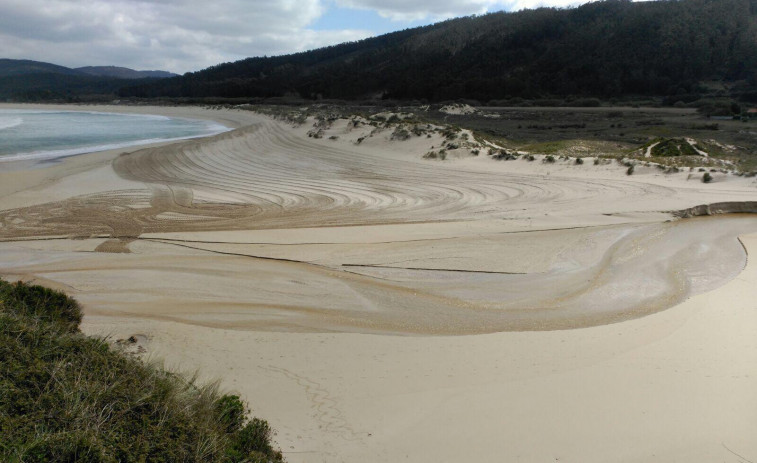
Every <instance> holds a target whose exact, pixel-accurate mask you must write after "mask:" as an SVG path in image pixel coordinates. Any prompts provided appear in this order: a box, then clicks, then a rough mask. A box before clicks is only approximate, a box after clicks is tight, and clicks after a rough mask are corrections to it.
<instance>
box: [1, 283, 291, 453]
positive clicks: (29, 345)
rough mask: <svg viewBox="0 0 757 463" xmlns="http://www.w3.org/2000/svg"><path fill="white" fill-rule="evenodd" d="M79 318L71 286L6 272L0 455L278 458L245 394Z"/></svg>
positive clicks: (2, 294)
mask: <svg viewBox="0 0 757 463" xmlns="http://www.w3.org/2000/svg"><path fill="white" fill-rule="evenodd" d="M81 318H82V313H81V309H80V308H79V305H78V303H77V302H76V301H74V300H73V299H71V298H69V297H67V296H66V295H65V294H62V293H59V292H57V291H52V290H49V289H47V288H43V287H41V286H32V285H26V284H24V283H20V282H19V283H16V284H9V283H6V282H5V281H2V280H0V461H4V462H51V461H56V462H64V461H70V462H74V461H76V462H85V461H86V462H137V461H192V462H209V463H210V462H214V463H215V462H223V463H236V462H240V463H241V462H262V461H266V462H271V463H274V462H281V461H282V457H281V453H280V452H278V451H276V450H274V449H273V447H272V446H271V442H270V438H271V429H270V427H269V426H268V423H267V422H265V421H263V420H260V419H257V418H252V419H250V420H248V419H247V417H246V410H245V406H244V404H243V403H242V401H241V400H240V399H239V397H237V396H233V395H223V396H222V395H220V394H219V393H218V391H217V389H216V387H215V386H213V385H211V386H204V387H203V386H197V385H196V384H195V383H194V382H193V381H190V380H187V379H185V378H183V377H181V376H179V375H176V374H173V373H170V372H167V371H165V370H162V369H160V368H158V367H156V366H154V365H148V364H146V363H143V362H142V361H140V360H139V359H137V358H134V357H132V356H131V355H130V354H128V353H126V352H119V351H116V350H114V349H113V348H112V347H111V346H110V345H109V344H108V343H107V342H106V341H105V340H102V339H96V338H90V337H86V336H84V335H83V334H82V333H81V332H80V331H79V322H80V321H81ZM127 342H128V341H127Z"/></svg>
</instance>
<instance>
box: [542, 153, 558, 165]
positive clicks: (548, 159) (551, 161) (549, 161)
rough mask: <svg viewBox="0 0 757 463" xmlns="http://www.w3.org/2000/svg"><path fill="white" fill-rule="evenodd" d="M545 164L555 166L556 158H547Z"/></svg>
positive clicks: (550, 156)
mask: <svg viewBox="0 0 757 463" xmlns="http://www.w3.org/2000/svg"><path fill="white" fill-rule="evenodd" d="M544 162H546V163H548V164H554V163H555V157H554V156H552V155H551V154H550V155H549V156H547V157H545V158H544Z"/></svg>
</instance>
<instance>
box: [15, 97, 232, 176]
mask: <svg viewBox="0 0 757 463" xmlns="http://www.w3.org/2000/svg"><path fill="white" fill-rule="evenodd" d="M226 130H228V128H226V127H224V126H222V125H219V124H216V123H214V122H210V121H202V120H193V119H183V118H173V117H165V116H155V115H144V114H115V113H105V112H85V111H40V110H25V109H0V168H2V162H3V161H16V160H36V159H39V160H45V159H57V158H61V157H66V156H73V155H76V154H82V153H90V152H94V151H104V150H109V149H116V148H123V147H127V146H134V145H144V144H148V143H155V142H160V141H169V140H178V139H183V138H194V137H203V136H208V135H213V134H217V133H220V132H223V131H226Z"/></svg>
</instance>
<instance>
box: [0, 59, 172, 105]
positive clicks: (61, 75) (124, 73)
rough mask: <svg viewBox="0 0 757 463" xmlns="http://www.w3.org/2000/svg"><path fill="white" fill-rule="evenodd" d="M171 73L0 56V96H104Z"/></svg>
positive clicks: (38, 98) (32, 98) (28, 98)
mask: <svg viewBox="0 0 757 463" xmlns="http://www.w3.org/2000/svg"><path fill="white" fill-rule="evenodd" d="M170 76H175V74H172V73H169V72H165V71H135V70H133V69H128V68H121V67H115V66H104V67H85V68H78V69H72V68H68V67H65V66H59V65H57V64H51V63H44V62H40V61H31V60H15V59H0V99H3V100H21V101H45V100H77V99H80V98H85V99H105V100H109V99H112V98H114V97H115V96H116V91H117V90H118V89H120V88H122V87H124V86H127V85H130V84H133V82H134V80H135V79H146V80H143V82H150V81H152V80H156V79H159V78H166V77H170Z"/></svg>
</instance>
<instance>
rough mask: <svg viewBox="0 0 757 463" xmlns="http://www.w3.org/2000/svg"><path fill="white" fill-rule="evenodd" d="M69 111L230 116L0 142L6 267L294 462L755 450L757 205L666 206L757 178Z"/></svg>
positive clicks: (712, 456) (743, 197)
mask: <svg viewBox="0 0 757 463" xmlns="http://www.w3.org/2000/svg"><path fill="white" fill-rule="evenodd" d="M67 108H69V107H67ZM86 109H87V110H93V109H95V110H107V111H132V112H141V113H148V114H165V115H175V116H180V117H194V118H207V119H212V120H216V121H219V122H221V123H224V124H227V125H229V126H230V127H235V128H237V130H235V131H232V132H228V133H224V134H221V135H218V136H215V137H210V138H208V139H202V140H190V141H184V142H176V143H169V144H162V145H156V146H151V147H146V148H145V147H140V148H139V149H136V148H132V149H121V150H115V151H111V152H104V153H93V154H89V155H83V156H77V157H73V158H69V159H65V160H62V161H61V162H58V163H53V164H50V163H48V164H45V165H29V164H26V165H17V164H14V165H6V164H7V163H6V164H0V193H1V195H0V198H1V199H0V276H3V277H6V278H9V279H19V278H21V279H25V280H29V281H37V282H40V283H44V284H48V285H51V286H54V287H57V288H61V289H63V290H66V291H67V292H69V293H71V294H72V295H74V296H75V297H77V299H79V300H80V301H81V302H82V303H83V305H84V308H85V321H84V324H83V329H84V330H85V332H87V333H92V334H106V335H110V336H112V337H113V338H114V339H115V338H126V337H129V336H131V335H134V334H138V335H140V336H139V337H138V338H139V339H140V343H142V344H144V346H143V347H144V348H145V349H146V350H147V352H148V354H147V355H148V356H149V357H151V358H156V359H164V360H165V361H166V362H167V363H168V364H169V365H170V366H172V367H176V368H179V369H181V370H185V371H186V370H189V371H193V370H195V369H197V370H199V371H200V372H201V375H202V376H203V377H204V378H218V379H221V380H222V384H223V387H226V388H228V389H230V390H233V391H237V392H239V393H241V394H242V395H243V396H244V397H245V398H247V399H248V400H249V401H250V402H251V405H252V407H253V409H254V411H255V413H256V414H258V415H260V416H263V417H265V418H266V419H268V420H269V421H270V422H271V424H272V425H273V427H274V428H276V429H277V430H278V435H277V441H278V443H279V444H280V445H281V447H282V449H283V450H284V452H285V455H286V456H287V459H288V460H289V461H292V462H299V461H303V462H304V461H307V462H311V461H329V462H333V461H345V462H353V461H361V462H370V461H376V462H379V461H397V460H405V461H418V462H424V461H454V460H465V461H557V460H560V461H582V462H583V461H666V462H667V461H713V460H718V461H748V460H752V461H754V460H755V458H757V444H756V443H755V441H754V439H753V436H754V435H755V434H756V433H757V394H755V393H754V391H755V390H757V379H755V378H757V337H755V336H753V331H754V327H755V322H757V319H755V317H757V314H756V312H755V309H757V305H755V303H754V302H753V301H755V300H757V297H755V296H757V294H755V291H757V290H755V289H754V288H755V284H754V283H755V282H757V269H756V268H755V267H754V265H752V263H751V262H750V263H749V264H747V259H746V253H745V250H748V251H752V252H754V251H755V250H757V234H756V233H757V219H754V218H753V216H749V215H729V216H720V217H706V218H696V219H685V220H676V219H675V218H674V217H673V215H671V213H670V212H671V211H675V210H680V209H685V208H689V207H693V206H696V205H699V204H707V203H715V202H723V201H755V200H757V184H756V183H755V181H754V179H753V178H744V177H736V176H732V175H727V174H718V175H716V178H715V182H714V183H712V184H703V183H702V182H701V181H700V180H699V177H698V176H697V174H696V173H692V172H681V173H677V174H667V175H666V174H663V173H661V172H660V171H658V170H657V169H653V168H638V169H637V174H636V175H633V176H630V177H629V176H627V175H625V170H626V169H625V168H624V167H623V166H620V165H616V164H611V165H598V166H594V165H591V163H585V164H584V165H575V164H574V163H572V162H569V161H560V162H557V163H555V164H545V163H542V162H527V161H511V162H497V161H493V160H491V159H489V158H487V157H486V156H478V157H473V156H460V157H458V158H455V159H449V160H447V161H438V160H436V161H435V160H425V159H423V154H424V153H425V152H427V151H428V150H429V149H431V146H437V147H438V146H440V141H441V140H440V139H439V138H438V137H436V138H435V137H431V138H425V137H417V138H411V139H410V140H407V141H399V140H392V136H391V131H387V132H385V133H382V132H380V131H379V132H378V133H375V134H374V136H371V137H370V138H367V139H365V140H364V141H362V142H360V143H359V144H358V142H357V138H359V137H361V136H365V135H364V133H363V132H361V131H360V130H359V129H351V128H350V127H349V126H348V125H347V124H346V122H345V123H341V122H339V121H338V122H337V123H335V124H334V125H333V126H331V127H327V130H326V132H325V135H327V136H324V137H323V138H320V139H314V138H312V137H308V131H309V129H310V127H311V126H310V125H309V124H306V125H304V126H296V127H295V126H291V125H289V124H287V123H284V122H278V121H274V120H272V119H270V118H268V117H265V116H261V115H257V114H255V113H252V112H249V111H240V110H212V109H202V108H152V107H139V108H132V107H127V108H124V107H120V106H114V107H96V108H93V107H86ZM330 134H331V135H332V136H334V137H337V134H338V138H334V139H330V138H329V135H330ZM739 237H741V241H739V240H738V238H739ZM745 265H746V268H745ZM739 455H740V456H739Z"/></svg>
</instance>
